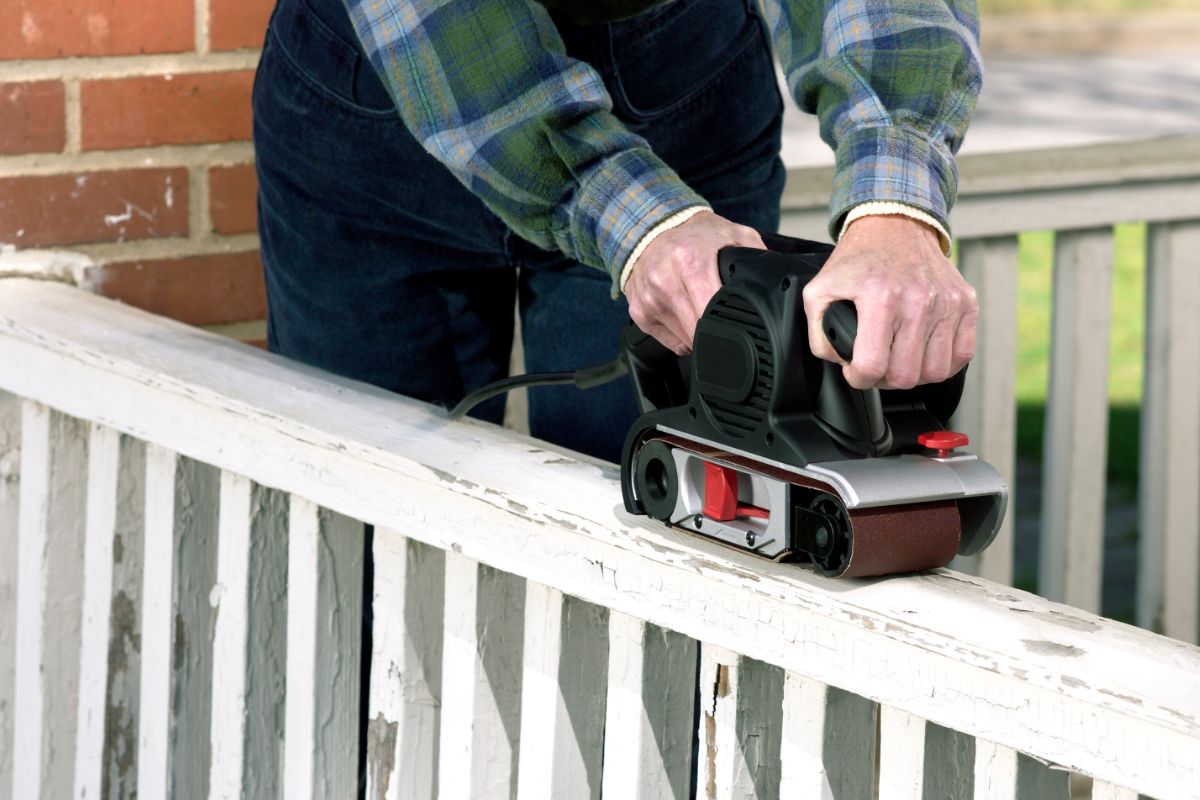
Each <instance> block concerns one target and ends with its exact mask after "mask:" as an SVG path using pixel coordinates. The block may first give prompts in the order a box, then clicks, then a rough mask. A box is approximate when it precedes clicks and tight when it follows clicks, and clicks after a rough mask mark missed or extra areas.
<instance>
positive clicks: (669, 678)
mask: <svg viewBox="0 0 1200 800" xmlns="http://www.w3.org/2000/svg"><path fill="white" fill-rule="evenodd" d="M695 674H696V641H695V640H694V639H690V638H688V637H686V636H683V635H682V634H679V633H675V632H674V631H668V630H664V629H662V628H658V627H655V626H653V625H649V624H648V623H645V622H643V621H642V620H640V619H637V618H635V617H631V616H629V615H627V614H621V613H620V612H617V611H613V612H610V614H609V618H608V703H607V706H606V709H605V715H606V721H605V724H604V780H603V792H604V797H605V800H642V798H646V799H647V800H648V799H649V798H668V797H673V798H676V800H685V799H686V798H687V797H688V792H689V789H690V786H691V777H692V776H691V772H692V770H691V767H692V742H693V741H694V738H695V735H696V731H695V729H694V728H693V726H692V712H693V711H694V705H695V691H696V684H695Z"/></svg>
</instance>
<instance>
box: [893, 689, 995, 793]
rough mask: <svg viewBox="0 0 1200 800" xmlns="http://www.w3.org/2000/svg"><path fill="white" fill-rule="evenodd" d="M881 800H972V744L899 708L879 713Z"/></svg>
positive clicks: (972, 741) (971, 739)
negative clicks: (942, 799) (959, 799)
mask: <svg viewBox="0 0 1200 800" xmlns="http://www.w3.org/2000/svg"><path fill="white" fill-rule="evenodd" d="M879 727H880V742H879V800H904V799H905V798H911V800H921V798H924V797H970V796H971V795H972V794H973V793H974V783H975V780H974V779H975V774H974V768H975V767H974V765H975V740H974V739H973V738H972V737H970V736H967V735H965V734H962V733H959V732H957V731H952V730H950V729H949V728H943V727H942V726H940V725H935V724H933V723H932V722H927V721H926V720H924V719H921V718H920V717H917V716H914V715H912V714H909V713H907V712H904V711H901V710H900V709H898V708H892V707H890V706H883V707H882V708H881V709H880V725H879Z"/></svg>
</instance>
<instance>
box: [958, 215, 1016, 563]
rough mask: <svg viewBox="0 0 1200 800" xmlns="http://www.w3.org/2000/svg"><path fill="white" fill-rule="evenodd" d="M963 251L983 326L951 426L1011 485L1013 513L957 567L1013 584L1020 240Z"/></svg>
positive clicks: (976, 244) (965, 245) (982, 242)
mask: <svg viewBox="0 0 1200 800" xmlns="http://www.w3.org/2000/svg"><path fill="white" fill-rule="evenodd" d="M958 249H959V255H958V267H959V269H960V270H961V271H962V274H963V277H964V278H966V279H967V282H968V283H970V284H971V286H973V287H974V288H975V292H976V295H977V297H978V299H979V324H978V326H977V329H976V336H975V358H974V360H973V361H972V362H971V365H970V368H969V369H968V370H967V381H966V387H965V388H964V391H963V398H962V402H961V403H960V404H959V407H958V411H957V412H956V413H955V416H954V420H953V421H952V422H951V427H952V428H953V429H955V430H961V431H963V432H965V433H967V434H968V435H969V436H970V438H971V449H972V450H973V451H975V452H976V453H978V454H979V456H980V458H982V459H984V460H985V461H987V462H988V463H989V464H991V465H992V466H993V467H995V468H996V470H997V471H998V472H999V473H1000V474H1001V475H1002V476H1003V477H1004V479H1005V480H1006V481H1007V482H1008V511H1007V513H1006V514H1005V515H1004V522H1003V524H1001V526H1000V532H999V533H998V534H997V535H996V540H995V541H994V542H992V544H991V545H990V546H989V547H988V549H986V550H984V551H983V552H982V553H980V554H978V555H976V556H967V557H964V558H962V559H959V560H958V561H957V562H956V563H955V564H954V565H953V566H954V567H956V568H960V569H964V570H967V571H969V572H972V573H974V574H976V575H979V576H981V577H984V578H987V579H988V580H992V581H998V582H1000V583H1005V584H1011V583H1012V580H1013V517H1014V516H1016V513H1015V509H1016V505H1015V495H1014V490H1015V488H1016V401H1015V399H1014V394H1015V392H1016V371H1017V237H1016V236H998V237H995V238H990V239H968V240H966V241H963V242H960V243H959V246H958Z"/></svg>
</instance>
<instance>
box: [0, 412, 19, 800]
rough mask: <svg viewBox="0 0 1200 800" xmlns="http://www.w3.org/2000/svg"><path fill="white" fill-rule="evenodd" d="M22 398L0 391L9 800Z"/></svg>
mask: <svg viewBox="0 0 1200 800" xmlns="http://www.w3.org/2000/svg"><path fill="white" fill-rule="evenodd" d="M20 479H21V401H20V399H19V398H17V396H16V395H12V394H9V393H8V392H0V800H12V788H13V780H12V751H13V719H12V714H13V699H14V698H13V689H14V686H13V681H14V676H15V659H16V647H17V645H16V638H15V637H16V627H17V620H16V615H17V567H18V564H17V546H18V545H17V542H18V537H17V519H18V502H17V501H18V494H19V492H20Z"/></svg>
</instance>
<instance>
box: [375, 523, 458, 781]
mask: <svg viewBox="0 0 1200 800" xmlns="http://www.w3.org/2000/svg"><path fill="white" fill-rule="evenodd" d="M373 549H374V552H375V597H374V602H373V607H374V611H373V615H372V618H373V620H374V625H373V634H372V656H371V698H370V708H369V722H368V727H367V797H368V798H371V800H433V798H434V797H436V796H437V766H438V765H437V744H438V741H437V730H438V719H439V717H440V706H441V702H442V619H443V614H444V612H443V604H444V601H445V578H446V556H445V554H444V552H443V551H442V550H438V549H437V548H433V547H429V546H427V545H423V544H421V543H419V542H416V541H414V540H412V539H409V538H408V537H406V536H403V535H402V534H400V533H399V532H397V531H394V530H389V529H386V528H376V529H375V537H374V540H373Z"/></svg>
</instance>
